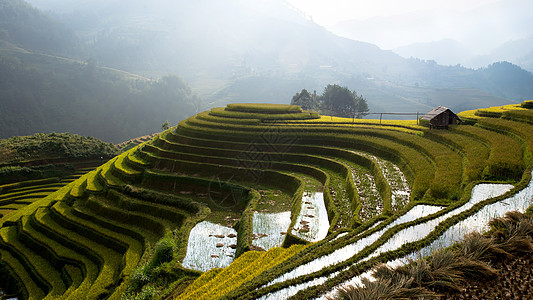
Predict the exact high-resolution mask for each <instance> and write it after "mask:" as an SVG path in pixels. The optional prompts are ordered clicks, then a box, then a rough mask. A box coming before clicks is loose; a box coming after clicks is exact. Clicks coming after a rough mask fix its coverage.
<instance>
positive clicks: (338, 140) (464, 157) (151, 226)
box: [0, 102, 533, 299]
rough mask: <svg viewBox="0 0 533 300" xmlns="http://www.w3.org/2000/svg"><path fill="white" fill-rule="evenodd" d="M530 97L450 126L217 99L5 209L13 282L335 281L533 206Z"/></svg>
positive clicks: (159, 286) (132, 291)
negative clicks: (99, 163) (101, 162)
mask: <svg viewBox="0 0 533 300" xmlns="http://www.w3.org/2000/svg"><path fill="white" fill-rule="evenodd" d="M530 107H531V103H530V102H524V103H523V104H522V105H508V106H503V107H493V108H489V109H479V110H475V111H466V112H463V113H461V114H460V116H461V118H463V120H465V124H463V125H457V126H450V128H449V129H448V130H429V129H428V128H426V127H424V126H422V125H419V124H417V121H415V120H413V121H388V120H352V119H345V118H336V117H329V116H320V115H318V114H316V113H313V112H309V111H303V110H301V108H300V107H298V106H288V105H273V104H260V105H258V104H231V105H228V106H226V107H225V108H214V109H211V110H210V111H206V112H202V113H200V114H197V115H195V116H193V117H190V118H188V119H186V120H184V121H182V122H180V123H179V125H178V126H176V127H174V128H171V129H169V130H167V131H165V132H163V133H162V134H160V135H159V136H157V137H155V138H153V139H152V140H151V141H148V142H146V143H143V144H141V145H139V146H137V147H135V148H132V149H131V150H128V151H127V152H124V153H122V154H120V155H119V156H116V157H114V158H113V159H111V160H109V161H108V162H107V163H105V164H104V165H102V166H101V167H99V168H97V169H96V170H94V171H91V172H89V173H87V174H85V175H83V176H82V177H81V178H79V179H78V180H76V181H74V182H72V183H70V184H69V185H67V186H65V187H63V188H61V189H60V190H58V191H57V192H54V193H52V194H50V195H49V196H46V197H44V198H41V199H38V200H35V201H33V202H32V203H31V204H28V205H27V206H24V207H23V208H21V209H19V210H15V211H11V212H10V213H9V214H7V215H6V216H5V217H3V218H1V219H0V238H1V239H0V255H1V259H2V262H3V265H2V268H3V269H4V270H8V271H9V272H10V273H9V274H11V275H12V276H11V277H10V279H6V280H9V281H7V282H18V283H19V285H18V288H19V290H18V292H17V291H15V290H14V289H13V288H11V289H10V290H8V292H9V293H16V294H19V295H21V296H23V297H25V298H26V297H35V298H41V297H43V296H45V295H49V296H61V297H67V296H68V297H71V298H73V299H78V298H80V297H83V298H87V299H97V298H108V297H109V298H118V297H120V296H121V295H122V294H123V293H125V296H126V297H129V298H133V297H134V296H135V295H138V296H140V295H145V296H146V297H167V296H169V295H171V296H172V297H178V296H179V297H182V298H184V299H191V298H194V299H197V298H205V299H214V298H217V299H218V298H221V299H235V298H239V297H243V298H257V297H261V296H266V297H272V298H288V297H294V298H295V299H304V298H308V297H309V296H311V295H312V296H316V295H320V294H322V293H325V292H328V291H330V290H332V289H334V288H335V287H337V286H338V285H339V284H341V283H344V282H347V281H348V280H349V279H350V278H352V277H354V276H356V275H359V274H362V273H364V272H366V271H369V270H371V268H372V267H373V266H375V265H376V264H379V263H381V262H390V261H393V260H395V259H397V258H405V257H411V256H409V255H413V253H417V251H418V250H422V253H431V252H432V251H433V250H434V249H436V248H435V247H437V248H440V247H443V246H446V245H451V243H453V242H455V241H457V240H458V239H459V238H460V237H462V235H463V234H464V233H466V232H468V230H471V228H477V227H476V226H474V225H472V224H480V223H483V224H484V223H486V222H488V220H489V218H492V217H494V216H500V215H501V216H503V214H504V213H505V212H506V211H509V210H519V211H522V212H524V211H525V210H526V209H527V208H528V207H530V206H531V203H530V202H529V201H528V199H530V198H531V195H533V189H532V185H531V183H530V180H531V170H532V169H531V168H532V163H533V162H532V153H533V136H532V133H533V128H532V126H533V125H531V124H532V111H531V108H530ZM482 183H485V184H482ZM0 197H4V198H6V199H11V198H9V197H13V195H0ZM12 201H17V200H12ZM503 202H504V203H503ZM502 203H503V204H502ZM504 204H505V205H504ZM473 220H474V221H473ZM469 224H470V225H469ZM465 226H466V227H465ZM472 226H473V227H472ZM465 228H466V230H467V231H464V230H465ZM457 230H459V231H457ZM291 246H292V247H291ZM280 247H281V248H280ZM428 247H429V248H428ZM262 251H265V252H262ZM232 262H233V263H232ZM228 266H229V268H226V267H228ZM208 270H209V271H208ZM4 274H5V273H4ZM2 288H7V286H3V287H2Z"/></svg>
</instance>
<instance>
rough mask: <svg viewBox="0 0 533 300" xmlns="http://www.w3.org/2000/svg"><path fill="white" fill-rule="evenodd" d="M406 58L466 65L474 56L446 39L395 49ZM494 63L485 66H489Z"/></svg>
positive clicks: (455, 42)
mask: <svg viewBox="0 0 533 300" xmlns="http://www.w3.org/2000/svg"><path fill="white" fill-rule="evenodd" d="M393 51H394V53H398V54H399V55H400V56H402V57H405V58H411V57H413V58H419V59H423V60H434V61H436V62H437V63H438V64H441V65H457V64H464V63H465V62H466V61H467V60H469V59H472V57H473V56H474V55H473V54H472V52H470V50H468V48H466V47H465V46H464V45H463V44H461V43H460V42H458V41H456V40H452V39H444V40H440V41H434V42H429V43H416V44H412V45H408V46H403V47H399V48H395V49H393ZM491 62H492V61H490V62H488V63H487V64H485V65H484V66H487V65H489V64H490V63H491Z"/></svg>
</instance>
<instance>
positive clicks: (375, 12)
mask: <svg viewBox="0 0 533 300" xmlns="http://www.w3.org/2000/svg"><path fill="white" fill-rule="evenodd" d="M287 1H288V2H289V3H291V4H292V5H293V6H295V7H296V8H298V9H300V10H301V11H303V12H304V13H306V14H307V15H309V16H311V17H312V18H313V20H314V21H315V23H317V24H319V25H322V26H324V27H329V26H333V25H335V24H337V23H339V22H341V21H345V20H350V19H359V20H364V19H368V18H372V17H376V16H384V17H386V16H392V15H398V14H402V13H407V12H412V11H426V10H439V9H449V10H457V11H466V10H469V9H472V8H475V7H478V6H481V5H484V4H487V3H491V2H497V1H499V0H401V1H400V0H287Z"/></svg>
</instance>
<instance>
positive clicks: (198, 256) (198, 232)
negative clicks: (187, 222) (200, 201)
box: [182, 221, 237, 272]
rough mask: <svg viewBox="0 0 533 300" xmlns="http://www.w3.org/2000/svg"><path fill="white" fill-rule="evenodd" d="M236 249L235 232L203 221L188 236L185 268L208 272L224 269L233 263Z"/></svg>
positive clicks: (184, 260)
mask: <svg viewBox="0 0 533 300" xmlns="http://www.w3.org/2000/svg"><path fill="white" fill-rule="evenodd" d="M236 247H237V231H235V229H233V228H230V227H225V226H222V225H218V224H214V223H211V222H207V221H203V222H200V223H198V224H196V226H194V227H193V229H192V230H191V233H190V234H189V242H188V244H187V253H186V254H185V258H184V259H183V263H182V265H183V266H184V267H185V268H189V269H194V270H199V271H203V272H205V271H208V270H211V269H213V268H225V267H227V266H229V265H230V264H231V262H233V260H234V257H235V248H236Z"/></svg>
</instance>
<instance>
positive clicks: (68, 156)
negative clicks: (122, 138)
mask: <svg viewBox="0 0 533 300" xmlns="http://www.w3.org/2000/svg"><path fill="white" fill-rule="evenodd" d="M0 154H2V155H1V156H0V165H8V164H16V163H21V162H31V161H36V160H43V159H57V158H61V159H64V160H65V161H72V160H80V159H94V158H102V157H103V158H110V157H113V156H115V155H117V154H118V150H117V149H116V148H115V146H114V145H113V144H111V143H105V142H102V141H101V140H99V139H97V138H94V137H89V136H81V135H78V134H71V133H55V132H52V133H49V134H45V133H37V134H34V135H29V136H14V137H11V138H9V139H1V140H0Z"/></svg>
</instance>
